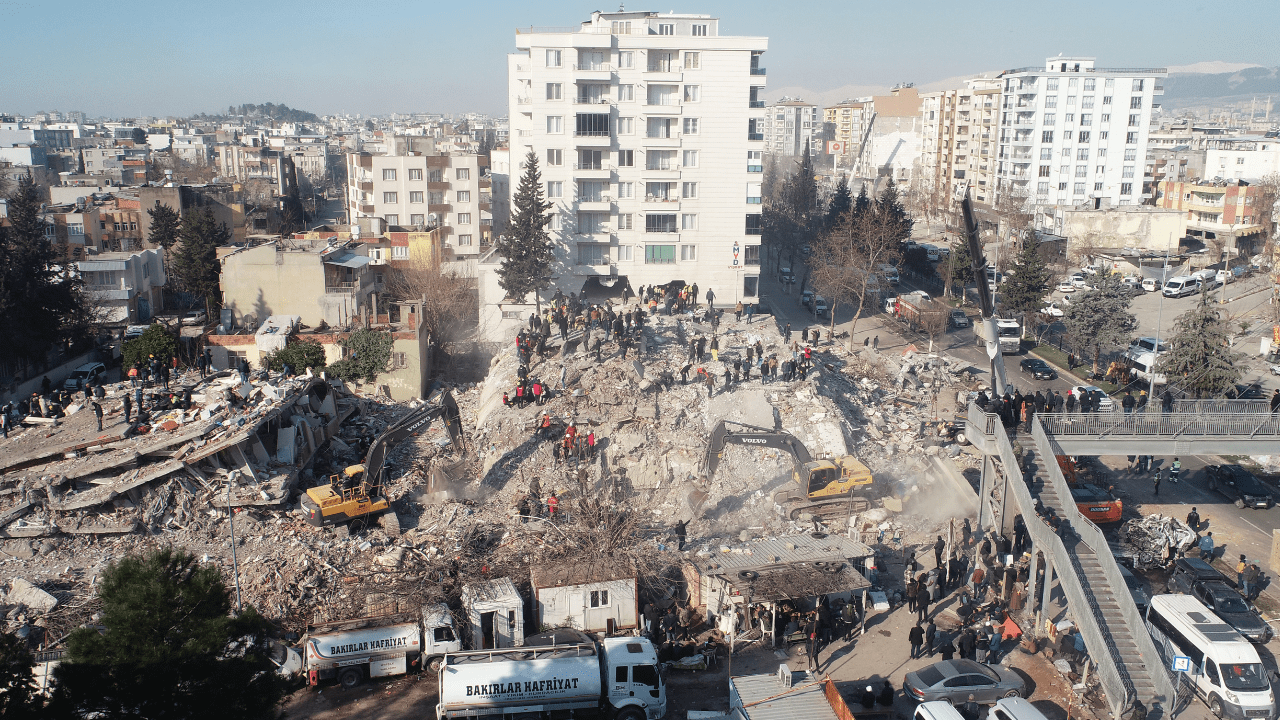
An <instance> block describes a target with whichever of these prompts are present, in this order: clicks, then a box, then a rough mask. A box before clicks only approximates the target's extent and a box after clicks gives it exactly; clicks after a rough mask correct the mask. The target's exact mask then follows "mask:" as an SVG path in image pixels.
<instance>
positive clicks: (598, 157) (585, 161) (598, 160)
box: [578, 150, 604, 170]
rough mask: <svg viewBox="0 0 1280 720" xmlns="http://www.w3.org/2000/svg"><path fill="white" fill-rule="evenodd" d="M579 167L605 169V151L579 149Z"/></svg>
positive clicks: (582, 168) (580, 168) (583, 168)
mask: <svg viewBox="0 0 1280 720" xmlns="http://www.w3.org/2000/svg"><path fill="white" fill-rule="evenodd" d="M578 169H579V170H603V169H604V152H603V151H601V150H579V151H578Z"/></svg>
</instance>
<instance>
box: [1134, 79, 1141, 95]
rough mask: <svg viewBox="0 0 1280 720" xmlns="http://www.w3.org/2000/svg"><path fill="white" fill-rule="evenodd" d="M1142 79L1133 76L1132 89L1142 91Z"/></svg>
mask: <svg viewBox="0 0 1280 720" xmlns="http://www.w3.org/2000/svg"><path fill="white" fill-rule="evenodd" d="M1142 87H1143V81H1142V79H1141V78H1135V79H1134V81H1133V91H1134V92H1142Z"/></svg>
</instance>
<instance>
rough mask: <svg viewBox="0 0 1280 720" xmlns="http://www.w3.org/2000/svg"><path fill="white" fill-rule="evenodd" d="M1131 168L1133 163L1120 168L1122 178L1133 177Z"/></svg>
mask: <svg viewBox="0 0 1280 720" xmlns="http://www.w3.org/2000/svg"><path fill="white" fill-rule="evenodd" d="M1133 168H1134V166H1133V165H1125V166H1124V167H1122V168H1120V177H1122V178H1131V177H1133Z"/></svg>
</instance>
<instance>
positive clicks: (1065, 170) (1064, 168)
mask: <svg viewBox="0 0 1280 720" xmlns="http://www.w3.org/2000/svg"><path fill="white" fill-rule="evenodd" d="M1058 174H1059V175H1061V176H1062V177H1066V176H1067V175H1069V174H1071V166H1070V165H1061V166H1059V167H1058Z"/></svg>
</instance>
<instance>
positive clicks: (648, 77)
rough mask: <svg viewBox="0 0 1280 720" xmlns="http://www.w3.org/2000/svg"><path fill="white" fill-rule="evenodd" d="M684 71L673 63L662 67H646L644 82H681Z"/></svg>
mask: <svg viewBox="0 0 1280 720" xmlns="http://www.w3.org/2000/svg"><path fill="white" fill-rule="evenodd" d="M683 80H684V70H683V69H682V68H681V67H680V66H679V65H678V64H675V63H671V64H669V65H668V64H665V63H664V64H662V65H646V66H645V68H644V81H645V82H650V83H655V82H656V83H666V82H683Z"/></svg>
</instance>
